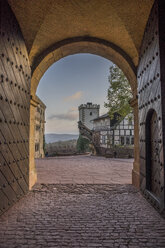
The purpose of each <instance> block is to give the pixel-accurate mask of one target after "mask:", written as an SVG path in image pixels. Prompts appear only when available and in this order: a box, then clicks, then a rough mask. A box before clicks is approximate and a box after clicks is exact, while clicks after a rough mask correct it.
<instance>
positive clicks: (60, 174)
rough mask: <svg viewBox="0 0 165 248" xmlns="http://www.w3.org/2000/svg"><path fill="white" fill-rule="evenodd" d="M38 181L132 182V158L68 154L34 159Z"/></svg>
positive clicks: (81, 182) (65, 182) (80, 182)
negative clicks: (67, 155)
mask: <svg viewBox="0 0 165 248" xmlns="http://www.w3.org/2000/svg"><path fill="white" fill-rule="evenodd" d="M36 166H37V174H38V183H55V184H67V183H68V184H75V183H78V184H112V183H114V184H125V183H129V184H131V182H132V178H131V177H132V167H133V159H112V158H104V157H98V156H97V157H96V156H89V155H88V156H70V157H56V158H44V159H37V160H36Z"/></svg>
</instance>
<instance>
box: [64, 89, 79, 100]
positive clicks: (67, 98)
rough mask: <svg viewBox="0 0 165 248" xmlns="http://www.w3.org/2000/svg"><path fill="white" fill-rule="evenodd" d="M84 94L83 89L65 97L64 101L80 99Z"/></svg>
mask: <svg viewBox="0 0 165 248" xmlns="http://www.w3.org/2000/svg"><path fill="white" fill-rule="evenodd" d="M82 95H83V92H82V91H77V92H76V93H75V94H73V95H71V96H68V97H66V98H64V101H65V102H70V101H74V100H78V99H80V98H81V97H82Z"/></svg>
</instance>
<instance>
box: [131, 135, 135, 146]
mask: <svg viewBox="0 0 165 248" xmlns="http://www.w3.org/2000/svg"><path fill="white" fill-rule="evenodd" d="M131 145H134V137H131Z"/></svg>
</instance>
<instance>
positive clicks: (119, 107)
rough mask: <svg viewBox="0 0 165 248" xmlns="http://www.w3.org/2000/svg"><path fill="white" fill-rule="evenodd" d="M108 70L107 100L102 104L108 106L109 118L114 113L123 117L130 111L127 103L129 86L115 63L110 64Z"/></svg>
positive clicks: (129, 94) (130, 94)
mask: <svg viewBox="0 0 165 248" xmlns="http://www.w3.org/2000/svg"><path fill="white" fill-rule="evenodd" d="M109 72H110V75H109V77H108V81H109V83H110V86H109V88H108V94H107V100H108V101H107V103H104V106H105V107H106V108H108V110H109V115H110V118H111V119H113V117H114V113H118V114H119V115H120V116H122V117H125V116H126V115H128V114H129V113H131V112H132V108H131V106H130V104H129V101H130V100H131V98H132V91H131V87H130V85H129V82H128V80H127V78H126V77H125V75H124V73H123V72H122V70H120V69H119V68H118V67H117V66H116V65H113V66H111V67H110V69H109Z"/></svg>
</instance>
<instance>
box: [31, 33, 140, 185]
mask: <svg viewBox="0 0 165 248" xmlns="http://www.w3.org/2000/svg"><path fill="white" fill-rule="evenodd" d="M54 49H55V50H54ZM77 53H90V54H96V55H100V56H102V57H104V58H108V59H109V60H111V61H112V62H114V63H116V64H117V65H118V66H119V67H120V68H121V69H122V70H123V72H124V73H125V75H126V77H127V78H128V80H129V82H130V85H131V88H132V95H133V99H132V101H131V106H132V107H133V110H134V138H135V142H134V144H135V146H134V157H135V160H134V169H133V171H132V182H133V184H134V185H135V186H136V187H139V182H140V180H139V138H138V103H137V97H136V96H137V82H136V68H135V67H134V65H133V64H132V62H131V60H130V58H129V56H127V55H126V54H125V53H124V52H123V51H122V50H120V49H119V50H118V49H117V48H116V46H113V45H112V44H111V43H109V42H106V41H104V40H100V39H95V38H90V37H77V38H75V39H69V40H65V41H61V42H59V43H58V44H55V45H54V46H52V47H51V48H49V49H48V50H47V51H45V52H44V53H43V54H42V55H41V56H40V57H39V58H38V59H37V60H36V63H34V67H33V73H32V80H31V95H32V99H31V113H30V119H31V123H30V168H31V171H30V175H31V176H30V187H31V186H32V185H33V184H34V183H35V182H36V180H37V175H36V170H35V163H34V140H33V139H34V138H33V137H34V121H33V120H34V113H35V92H36V89H37V86H38V84H39V81H40V78H41V77H42V75H43V74H44V72H45V71H46V70H47V68H48V67H49V66H50V65H52V64H53V63H55V62H56V61H58V60H59V59H61V58H63V57H66V56H68V55H72V54H77Z"/></svg>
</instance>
